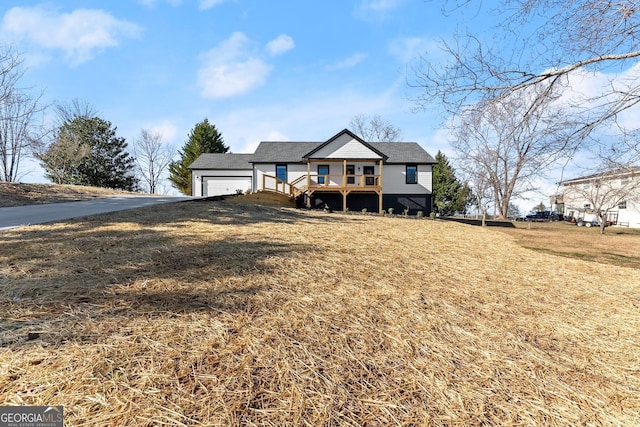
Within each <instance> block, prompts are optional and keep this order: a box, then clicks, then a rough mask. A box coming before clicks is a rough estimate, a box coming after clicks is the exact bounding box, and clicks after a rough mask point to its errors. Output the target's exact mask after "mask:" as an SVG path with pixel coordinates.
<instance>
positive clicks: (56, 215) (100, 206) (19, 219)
mask: <svg viewBox="0 0 640 427" xmlns="http://www.w3.org/2000/svg"><path fill="white" fill-rule="evenodd" d="M188 199H190V197H158V196H131V197H129V196H126V197H121V196H117V197H110V198H108V199H95V200H85V201H81V202H67V203H51V204H46V205H29V206H16V207H11V208H0V229H4V228H13V227H19V226H21V225H29V224H43V223H45V222H52V221H59V220H62V219H69V218H77V217H80V216H87V215H96V214H101V213H105V212H114V211H123V210H127V209H134V208H140V207H143V206H151V205H156V204H159V203H172V202H179V201H182V200H188Z"/></svg>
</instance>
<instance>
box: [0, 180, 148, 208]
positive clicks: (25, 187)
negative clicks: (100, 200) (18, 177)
mask: <svg viewBox="0 0 640 427" xmlns="http://www.w3.org/2000/svg"><path fill="white" fill-rule="evenodd" d="M123 193H125V192H123V191H117V190H110V189H107V188H97V187H86V186H83V185H59V184H26V183H18V182H0V208H4V207H10V206H25V205H33V204H42V203H59V202H73V201H77V200H90V199H94V198H97V197H104V196H107V195H113V194H123ZM126 194H137V193H126Z"/></svg>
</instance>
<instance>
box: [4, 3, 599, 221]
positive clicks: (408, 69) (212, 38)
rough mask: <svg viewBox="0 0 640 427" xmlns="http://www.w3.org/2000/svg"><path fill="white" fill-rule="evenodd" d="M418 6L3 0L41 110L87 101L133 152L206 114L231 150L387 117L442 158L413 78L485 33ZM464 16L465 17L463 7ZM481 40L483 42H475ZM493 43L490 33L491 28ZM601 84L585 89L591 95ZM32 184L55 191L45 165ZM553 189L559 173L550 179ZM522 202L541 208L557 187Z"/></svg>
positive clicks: (442, 144)
mask: <svg viewBox="0 0 640 427" xmlns="http://www.w3.org/2000/svg"><path fill="white" fill-rule="evenodd" d="M441 5H442V2H438V1H415V0H325V1H310V0H299V1H294V0H289V1H281V0H270V1H266V0H118V1H104V0H102V1H92V0H50V1H45V2H43V1H29V0H22V1H19V2H18V1H14V2H11V1H5V2H3V3H2V7H0V40H1V41H2V42H4V43H9V44H13V45H15V47H16V49H17V50H18V51H20V52H22V53H23V55H24V65H25V69H26V73H25V75H24V77H23V79H22V83H23V85H25V86H29V87H33V88H34V91H40V90H42V91H44V97H43V101H44V102H46V103H53V102H62V103H65V102H70V101H71V100H73V99H80V100H82V101H86V102H89V103H90V104H92V105H93V106H94V107H95V108H96V109H97V111H98V112H99V115H100V117H102V118H103V119H106V120H109V121H111V122H112V123H113V125H114V126H116V127H117V129H118V130H117V133H118V135H119V136H123V137H125V138H126V139H127V141H128V142H129V143H131V142H132V141H133V139H134V138H136V137H137V136H138V135H139V133H140V130H141V129H150V130H153V131H157V132H160V133H161V134H162V135H163V140H164V142H165V143H166V144H169V145H172V146H174V147H176V148H181V147H182V145H183V144H184V142H185V140H186V138H187V134H188V133H189V131H190V130H191V129H192V128H193V126H194V125H195V124H196V123H198V122H200V121H201V120H203V119H204V118H205V117H206V118H208V119H209V121H210V122H212V123H214V124H215V125H216V126H217V127H218V129H219V131H220V132H222V135H223V137H224V139H225V142H226V143H227V144H228V145H229V146H230V147H231V151H233V152H236V153H242V152H253V150H254V149H255V147H256V146H257V144H258V143H259V142H260V141H261V140H301V141H323V140H326V139H328V138H330V137H331V136H333V135H334V134H336V133H337V132H338V131H340V130H342V129H343V128H345V127H349V122H350V120H351V119H352V118H353V117H354V116H355V115H358V114H364V115H369V116H371V115H376V114H378V115H380V116H382V117H383V118H384V119H386V120H387V121H389V122H390V123H392V124H394V125H395V126H397V127H399V128H401V129H402V130H403V136H404V137H403V139H404V140H405V141H416V142H418V143H419V144H421V145H422V146H423V147H424V148H425V149H426V150H427V151H428V152H429V153H431V154H432V155H434V156H435V154H436V153H437V151H438V150H442V151H443V152H445V153H446V154H447V155H452V153H451V152H450V149H449V146H448V143H447V135H448V134H447V132H446V131H444V130H442V129H441V124H442V121H443V117H442V116H441V115H440V114H439V110H438V106H437V105H434V106H433V108H430V109H428V110H426V111H425V110H423V111H419V112H415V111H414V110H415V107H416V104H415V103H414V102H413V101H412V98H413V97H416V96H417V95H418V94H419V92H417V91H418V89H415V88H411V87H410V86H409V85H408V84H407V80H411V79H412V77H413V71H412V67H413V66H415V65H416V64H417V62H416V61H417V59H418V57H419V55H421V54H422V53H425V52H428V53H429V54H430V56H431V58H434V59H436V60H437V59H438V58H439V56H438V52H439V49H438V47H437V46H438V43H439V41H440V40H442V39H444V40H451V38H452V36H453V33H454V32H455V30H456V29H460V28H464V27H471V28H472V29H474V30H478V29H479V28H480V27H484V28H489V26H490V24H491V17H489V16H487V15H479V14H477V12H478V10H474V9H473V8H470V9H469V10H468V11H467V13H468V15H467V16H466V17H465V16H463V15H461V14H460V13H457V14H455V15H454V16H451V17H446V16H444V15H443V14H442V13H441V10H440V6H441ZM458 12H461V11H458ZM480 34H482V33H480ZM485 34H487V37H491V33H489V32H487V33H485ZM591 85H592V83H589V82H587V83H585V86H586V87H590V86H591ZM22 172H23V173H25V175H24V176H23V177H22V180H23V181H25V182H46V181H45V180H44V178H43V176H42V171H41V169H40V168H39V166H38V165H37V163H36V162H33V161H31V162H28V163H26V164H24V167H23V168H22ZM550 182H553V178H552V179H551V180H550ZM541 188H542V191H541V192H540V193H535V194H532V195H531V200H530V201H526V202H523V203H522V204H521V205H522V206H524V207H527V209H528V208H529V207H532V206H534V205H535V204H537V203H539V202H540V201H546V197H545V196H544V195H545V194H549V192H551V191H555V189H550V187H549V186H548V185H547V186H546V187H545V185H541Z"/></svg>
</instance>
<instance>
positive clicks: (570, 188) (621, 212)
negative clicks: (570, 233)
mask: <svg viewBox="0 0 640 427" xmlns="http://www.w3.org/2000/svg"><path fill="white" fill-rule="evenodd" d="M561 184H562V186H563V195H562V201H563V204H564V208H563V211H564V212H563V213H564V216H565V218H576V219H581V218H584V219H585V220H591V219H595V218H596V215H597V213H598V212H600V213H601V215H602V216H603V217H604V219H605V220H606V221H609V222H611V223H612V224H613V225H618V226H621V227H632V228H640V167H633V168H626V169H622V170H617V171H610V172H605V173H600V174H594V175H589V176H585V177H581V178H575V179H571V180H568V181H563V182H562V183H561Z"/></svg>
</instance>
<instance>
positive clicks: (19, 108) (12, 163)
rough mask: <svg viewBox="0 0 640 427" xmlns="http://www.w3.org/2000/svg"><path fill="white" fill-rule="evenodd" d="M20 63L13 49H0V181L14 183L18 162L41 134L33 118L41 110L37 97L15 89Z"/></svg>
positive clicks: (37, 140) (30, 151)
mask: <svg viewBox="0 0 640 427" xmlns="http://www.w3.org/2000/svg"><path fill="white" fill-rule="evenodd" d="M21 64H22V60H21V57H20V55H19V54H17V53H16V52H15V51H14V50H13V48H11V47H6V46H2V47H0V179H1V180H3V181H9V182H13V181H17V180H18V178H19V176H20V175H19V172H20V171H19V168H20V161H21V159H22V158H23V157H24V156H28V155H31V154H32V152H33V151H34V148H35V146H36V145H37V144H38V143H39V142H40V138H41V136H42V134H41V133H40V128H39V126H38V123H37V121H36V116H37V115H38V114H39V113H41V112H42V111H43V110H44V107H42V106H41V105H40V96H35V97H33V96H31V95H29V93H28V90H27V89H24V88H20V87H19V86H18V82H19V79H20V78H21V77H22V75H23V71H22V69H21Z"/></svg>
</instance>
